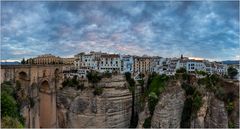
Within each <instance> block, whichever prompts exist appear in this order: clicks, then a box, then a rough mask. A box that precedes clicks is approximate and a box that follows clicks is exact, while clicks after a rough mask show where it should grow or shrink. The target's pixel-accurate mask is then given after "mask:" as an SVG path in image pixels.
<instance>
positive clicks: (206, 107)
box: [191, 93, 228, 128]
mask: <svg viewBox="0 0 240 129" xmlns="http://www.w3.org/2000/svg"><path fill="white" fill-rule="evenodd" d="M227 127H228V115H227V111H226V109H225V105H224V102H223V101H221V100H219V99H217V98H216V97H215V96H214V94H213V93H206V94H205V95H204V96H203V105H202V107H201V108H200V110H199V111H198V113H197V115H196V116H195V117H193V118H192V120H191V128H227Z"/></svg>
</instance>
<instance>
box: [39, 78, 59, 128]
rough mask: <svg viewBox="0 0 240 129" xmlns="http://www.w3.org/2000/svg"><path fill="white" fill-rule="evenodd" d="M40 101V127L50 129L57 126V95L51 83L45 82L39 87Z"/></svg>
mask: <svg viewBox="0 0 240 129" xmlns="http://www.w3.org/2000/svg"><path fill="white" fill-rule="evenodd" d="M39 98H40V99H39V101H40V115H39V117H40V127H41V128H50V127H55V126H56V116H55V115H56V94H55V93H54V92H53V91H52V88H51V83H49V81H48V80H43V81H42V82H41V83H40V86H39Z"/></svg>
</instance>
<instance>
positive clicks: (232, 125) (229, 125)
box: [228, 121, 236, 128]
mask: <svg viewBox="0 0 240 129" xmlns="http://www.w3.org/2000/svg"><path fill="white" fill-rule="evenodd" d="M228 128H236V127H235V125H234V123H233V122H232V121H228Z"/></svg>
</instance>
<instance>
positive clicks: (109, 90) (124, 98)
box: [1, 66, 239, 128]
mask: <svg viewBox="0 0 240 129" xmlns="http://www.w3.org/2000/svg"><path fill="white" fill-rule="evenodd" d="M61 70H62V68H61V67H60V66H59V67H44V66H38V67H36V66H34V67H32V66H31V67H30V66H24V67H16V66H14V67H2V68H1V75H2V79H1V80H4V81H3V82H1V83H2V84H1V91H2V92H5V91H4V90H6V89H7V88H8V87H10V84H11V85H12V87H13V90H14V91H15V92H16V95H17V98H16V101H17V102H18V103H19V104H20V106H19V108H20V115H21V116H22V117H23V118H24V121H23V126H24V127H29V128H33V127H46V128H47V127H59V128H87V127H88V128H115V127H117V128H128V127H139V128H150V127H151V128H228V127H231V128H239V92H238V91H239V85H238V83H239V82H238V81H233V80H227V79H224V78H221V77H219V76H217V75H209V76H205V77H201V78H198V77H197V76H196V75H194V74H187V73H178V74H176V75H175V76H165V75H157V74H152V75H145V76H144V77H142V80H138V81H134V82H133V81H131V80H133V79H132V78H131V76H130V77H126V76H125V75H122V74H116V75H115V74H112V75H110V76H103V77H102V78H101V79H100V80H98V82H95V83H93V82H91V81H79V80H78V81H79V82H78V84H77V85H68V84H67V85H64V86H63V85H62V84H63V82H64V81H66V79H64V78H63V74H62V71H61ZM6 83H7V85H6ZM19 86H20V88H19ZM13 97H14V96H13ZM2 99H3V97H2V94H1V100H2ZM1 102H2V101H1ZM1 104H2V106H4V105H3V103H1ZM3 111H5V110H3ZM1 113H2V111H1ZM2 114H3V113H2ZM132 116H134V117H132ZM2 120H5V119H3V118H1V122H2V123H3V122H4V121H2ZM3 125H6V124H2V126H3ZM6 126H7V125H6Z"/></svg>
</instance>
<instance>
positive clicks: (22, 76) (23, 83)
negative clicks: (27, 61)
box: [17, 71, 29, 90]
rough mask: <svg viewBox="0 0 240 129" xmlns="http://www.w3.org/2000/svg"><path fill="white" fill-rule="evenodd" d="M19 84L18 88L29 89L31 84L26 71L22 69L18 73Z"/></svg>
mask: <svg viewBox="0 0 240 129" xmlns="http://www.w3.org/2000/svg"><path fill="white" fill-rule="evenodd" d="M17 86H18V87H17V88H23V89H25V90H27V88H28V86H29V79H28V75H27V73H26V72H23V71H22V72H20V73H19V74H18V79H17Z"/></svg>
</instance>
